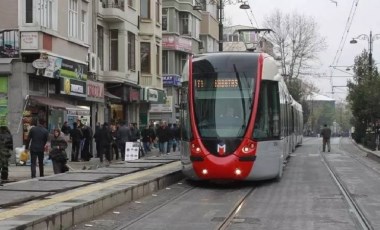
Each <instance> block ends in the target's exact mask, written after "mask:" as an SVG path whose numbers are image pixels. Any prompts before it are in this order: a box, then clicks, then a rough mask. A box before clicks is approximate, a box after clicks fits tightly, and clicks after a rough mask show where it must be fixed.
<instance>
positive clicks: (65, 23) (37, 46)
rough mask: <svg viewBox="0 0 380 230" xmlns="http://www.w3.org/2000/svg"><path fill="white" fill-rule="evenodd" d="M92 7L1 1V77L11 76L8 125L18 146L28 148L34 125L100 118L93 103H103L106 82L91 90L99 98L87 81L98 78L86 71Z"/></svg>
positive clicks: (79, 1) (73, 0) (74, 0)
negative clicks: (30, 133)
mask: <svg viewBox="0 0 380 230" xmlns="http://www.w3.org/2000/svg"><path fill="white" fill-rule="evenodd" d="M91 3H92V1H85V0H68V1H57V0H26V1H21V0H18V1H12V0H5V2H4V1H3V2H2V4H4V5H7V7H2V8H1V10H0V21H1V22H2V23H1V24H0V30H1V35H0V36H1V38H2V39H1V43H2V48H1V49H3V50H5V49H6V50H7V51H6V52H3V53H4V54H5V53H6V54H5V55H3V56H2V57H1V58H0V59H2V60H1V62H2V63H4V62H8V63H7V64H6V65H2V67H1V69H2V70H0V72H2V73H3V75H4V74H6V76H7V82H6V84H7V95H6V99H7V100H8V102H7V115H6V117H7V119H6V121H7V122H6V123H7V124H8V125H9V127H10V129H11V131H12V134H13V137H14V143H15V146H16V147H17V146H21V145H22V144H25V142H24V141H25V139H26V133H27V131H28V128H29V127H30V126H31V125H32V120H41V121H44V122H45V123H46V125H47V127H48V129H49V130H52V129H54V128H57V127H58V128H60V127H61V125H62V124H63V122H64V121H69V122H70V123H73V122H74V121H76V120H77V119H81V120H82V121H83V122H87V123H88V125H90V123H91V121H92V118H93V117H95V113H96V111H94V110H93V109H92V108H93V103H102V102H103V99H102V93H101V92H98V91H99V90H101V89H102V87H101V85H102V83H96V86H91V88H93V87H96V88H97V92H96V93H94V90H90V91H88V89H87V81H88V80H93V79H94V74H95V73H91V71H89V69H88V53H89V48H90V46H91V43H92V39H91V38H92V36H91V32H92V30H91V28H92V27H91V26H90V22H91V21H92V4H91ZM58 19H59V20H58ZM7 60H8V61H7ZM7 69H10V71H8V72H7V71H6V70H7ZM4 70H5V71H4ZM2 78H3V76H2ZM3 91H4V90H3ZM88 92H90V95H88ZM3 95H4V94H3ZM10 100H11V101H10ZM3 101H4V100H3ZM3 103H4V102H3Z"/></svg>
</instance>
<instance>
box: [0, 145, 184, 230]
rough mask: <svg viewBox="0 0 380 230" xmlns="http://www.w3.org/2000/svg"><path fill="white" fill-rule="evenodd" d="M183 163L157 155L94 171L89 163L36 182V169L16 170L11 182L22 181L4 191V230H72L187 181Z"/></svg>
mask: <svg viewBox="0 0 380 230" xmlns="http://www.w3.org/2000/svg"><path fill="white" fill-rule="evenodd" d="M180 159H181V156H180V153H179V152H178V151H177V152H174V153H171V154H169V155H167V154H164V155H159V154H158V151H157V150H156V151H152V152H151V153H149V154H148V155H147V156H144V157H142V158H140V159H136V160H130V161H113V162H112V163H111V164H110V165H108V166H107V167H99V168H92V169H89V170H87V169H86V170H83V168H82V167H84V166H86V167H87V166H92V165H90V164H89V162H70V163H69V164H70V166H71V167H72V168H73V170H70V171H69V172H66V173H62V174H55V175H51V174H52V166H51V164H47V165H45V169H46V174H45V177H37V178H33V179H30V166H14V165H13V166H11V167H10V178H19V179H20V181H18V182H15V183H6V184H4V185H3V186H0V226H1V227H0V229H12V230H13V229H67V228H69V227H72V226H74V225H75V224H78V223H80V222H83V221H85V220H88V219H91V218H94V217H95V216H98V215H99V214H101V213H104V212H105V211H107V210H111V209H112V208H114V207H117V206H119V205H121V204H123V203H125V202H131V201H134V200H138V199H140V198H141V197H144V196H147V195H150V194H152V193H154V192H156V191H158V190H161V189H164V188H166V187H167V186H169V185H171V184H173V183H175V182H177V181H180V180H182V179H183V174H182V172H181V168H182V167H181V162H180ZM97 160H98V159H94V160H93V161H92V162H91V161H90V163H94V162H96V161H97ZM49 173H50V176H48V175H49ZM37 176H38V173H37ZM24 178H25V180H24Z"/></svg>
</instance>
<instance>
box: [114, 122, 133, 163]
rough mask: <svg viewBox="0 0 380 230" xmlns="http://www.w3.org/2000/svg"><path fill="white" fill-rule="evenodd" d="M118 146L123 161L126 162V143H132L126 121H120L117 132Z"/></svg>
mask: <svg viewBox="0 0 380 230" xmlns="http://www.w3.org/2000/svg"><path fill="white" fill-rule="evenodd" d="M116 140H117V144H118V146H119V148H120V155H121V160H122V161H124V160H125V142H128V141H131V130H130V129H129V127H128V126H127V125H126V123H125V121H120V126H119V129H118V130H117V132H116Z"/></svg>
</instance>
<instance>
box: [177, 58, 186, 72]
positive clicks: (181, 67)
mask: <svg viewBox="0 0 380 230" xmlns="http://www.w3.org/2000/svg"><path fill="white" fill-rule="evenodd" d="M180 59H181V63H180V66H179V70H178V72H177V73H182V70H183V67H184V66H185V65H186V63H187V60H188V56H187V54H186V53H181V54H180Z"/></svg>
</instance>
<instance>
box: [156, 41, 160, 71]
mask: <svg viewBox="0 0 380 230" xmlns="http://www.w3.org/2000/svg"><path fill="white" fill-rule="evenodd" d="M156 74H157V76H159V75H160V46H158V45H156Z"/></svg>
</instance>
